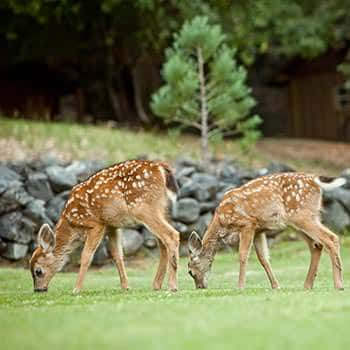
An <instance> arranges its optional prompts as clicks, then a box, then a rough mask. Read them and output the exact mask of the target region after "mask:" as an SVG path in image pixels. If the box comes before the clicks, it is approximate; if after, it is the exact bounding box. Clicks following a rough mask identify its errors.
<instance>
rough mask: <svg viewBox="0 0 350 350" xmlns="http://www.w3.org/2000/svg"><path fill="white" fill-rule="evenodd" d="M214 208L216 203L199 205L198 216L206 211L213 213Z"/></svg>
mask: <svg viewBox="0 0 350 350" xmlns="http://www.w3.org/2000/svg"><path fill="white" fill-rule="evenodd" d="M215 208H216V202H203V203H199V211H200V214H204V213H207V212H208V211H214V210H215Z"/></svg>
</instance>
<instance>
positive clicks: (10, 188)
mask: <svg viewBox="0 0 350 350" xmlns="http://www.w3.org/2000/svg"><path fill="white" fill-rule="evenodd" d="M5 181H6V180H5ZM5 181H1V180H0V182H2V184H0V187H1V186H2V188H3V189H4V188H5V187H6V189H5V190H4V191H3V192H2V193H0V214H3V213H8V212H10V211H13V210H16V209H19V208H20V207H21V206H24V205H26V204H27V203H29V202H30V201H31V200H33V198H32V197H31V196H30V195H29V194H28V193H27V192H26V190H25V189H24V187H23V184H22V183H21V182H19V181H17V180H14V181H10V182H7V183H5Z"/></svg>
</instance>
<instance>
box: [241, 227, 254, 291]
mask: <svg viewBox="0 0 350 350" xmlns="http://www.w3.org/2000/svg"><path fill="white" fill-rule="evenodd" d="M253 238H254V230H253V229H252V228H251V227H245V228H244V229H242V231H241V233H240V240H239V278H238V288H239V289H244V288H245V282H246V268H247V261H248V257H249V252H250V248H251V246H252V243H253Z"/></svg>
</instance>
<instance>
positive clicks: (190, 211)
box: [173, 198, 200, 224]
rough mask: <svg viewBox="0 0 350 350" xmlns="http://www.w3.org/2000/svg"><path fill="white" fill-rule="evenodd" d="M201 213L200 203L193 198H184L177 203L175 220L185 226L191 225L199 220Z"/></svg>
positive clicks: (174, 214)
mask: <svg viewBox="0 0 350 350" xmlns="http://www.w3.org/2000/svg"><path fill="white" fill-rule="evenodd" d="M199 211H200V208H199V203H198V201H196V200H195V199H193V198H182V199H180V200H179V201H178V202H177V203H176V206H175V210H174V211H173V219H174V220H176V221H181V222H183V223H185V224H191V223H193V222H195V221H196V220H197V219H198V217H199Z"/></svg>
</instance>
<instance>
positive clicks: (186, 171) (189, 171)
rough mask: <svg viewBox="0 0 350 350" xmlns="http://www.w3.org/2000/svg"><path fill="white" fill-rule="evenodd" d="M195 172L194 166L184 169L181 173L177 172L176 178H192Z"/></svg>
mask: <svg viewBox="0 0 350 350" xmlns="http://www.w3.org/2000/svg"><path fill="white" fill-rule="evenodd" d="M195 171H196V168H195V167H194V166H189V167H184V168H182V169H180V170H179V171H176V178H181V177H190V176H191V175H192V174H193V173H194V172H195Z"/></svg>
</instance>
